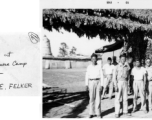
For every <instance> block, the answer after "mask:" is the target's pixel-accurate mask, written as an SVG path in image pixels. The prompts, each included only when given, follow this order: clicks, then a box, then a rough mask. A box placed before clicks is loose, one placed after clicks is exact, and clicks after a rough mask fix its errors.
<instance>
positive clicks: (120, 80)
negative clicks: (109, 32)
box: [113, 54, 130, 118]
mask: <svg viewBox="0 0 152 120" xmlns="http://www.w3.org/2000/svg"><path fill="white" fill-rule="evenodd" d="M129 70H130V67H129V65H128V63H126V55H124V54H122V55H120V63H119V64H118V65H117V67H116V69H115V72H114V77H113V81H114V85H115V91H116V92H117V93H116V97H115V117H116V118H119V114H120V102H121V98H122V100H123V114H124V115H128V101H127V100H128V95H127V91H128V76H129Z"/></svg>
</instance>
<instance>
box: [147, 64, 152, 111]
mask: <svg viewBox="0 0 152 120" xmlns="http://www.w3.org/2000/svg"><path fill="white" fill-rule="evenodd" d="M146 73H147V83H148V84H147V87H148V92H149V100H148V102H149V110H152V66H150V67H146Z"/></svg>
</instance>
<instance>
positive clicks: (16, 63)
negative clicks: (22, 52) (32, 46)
mask: <svg viewBox="0 0 152 120" xmlns="http://www.w3.org/2000/svg"><path fill="white" fill-rule="evenodd" d="M12 65H13V66H17V65H22V66H23V67H24V66H25V65H27V63H18V62H17V61H14V62H13V63H12Z"/></svg>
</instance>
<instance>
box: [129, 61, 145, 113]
mask: <svg viewBox="0 0 152 120" xmlns="http://www.w3.org/2000/svg"><path fill="white" fill-rule="evenodd" d="M135 62H136V67H134V68H133V69H132V71H131V75H132V76H133V79H134V83H133V89H134V107H133V112H135V111H136V110H137V98H138V91H139V94H140V98H141V109H140V110H143V111H144V113H147V111H146V104H145V102H146V101H145V84H146V70H145V68H143V67H141V64H140V61H139V59H136V60H135Z"/></svg>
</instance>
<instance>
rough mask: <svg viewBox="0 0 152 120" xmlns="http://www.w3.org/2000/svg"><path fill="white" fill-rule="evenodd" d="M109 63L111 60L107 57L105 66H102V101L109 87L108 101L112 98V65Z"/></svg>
mask: <svg viewBox="0 0 152 120" xmlns="http://www.w3.org/2000/svg"><path fill="white" fill-rule="evenodd" d="M111 62H112V59H111V58H110V57H108V59H107V64H105V65H104V66H103V76H104V89H103V93H102V99H103V98H104V97H105V93H106V91H107V89H108V87H109V99H111V98H112V93H113V81H112V75H113V70H114V65H112V64H111Z"/></svg>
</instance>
